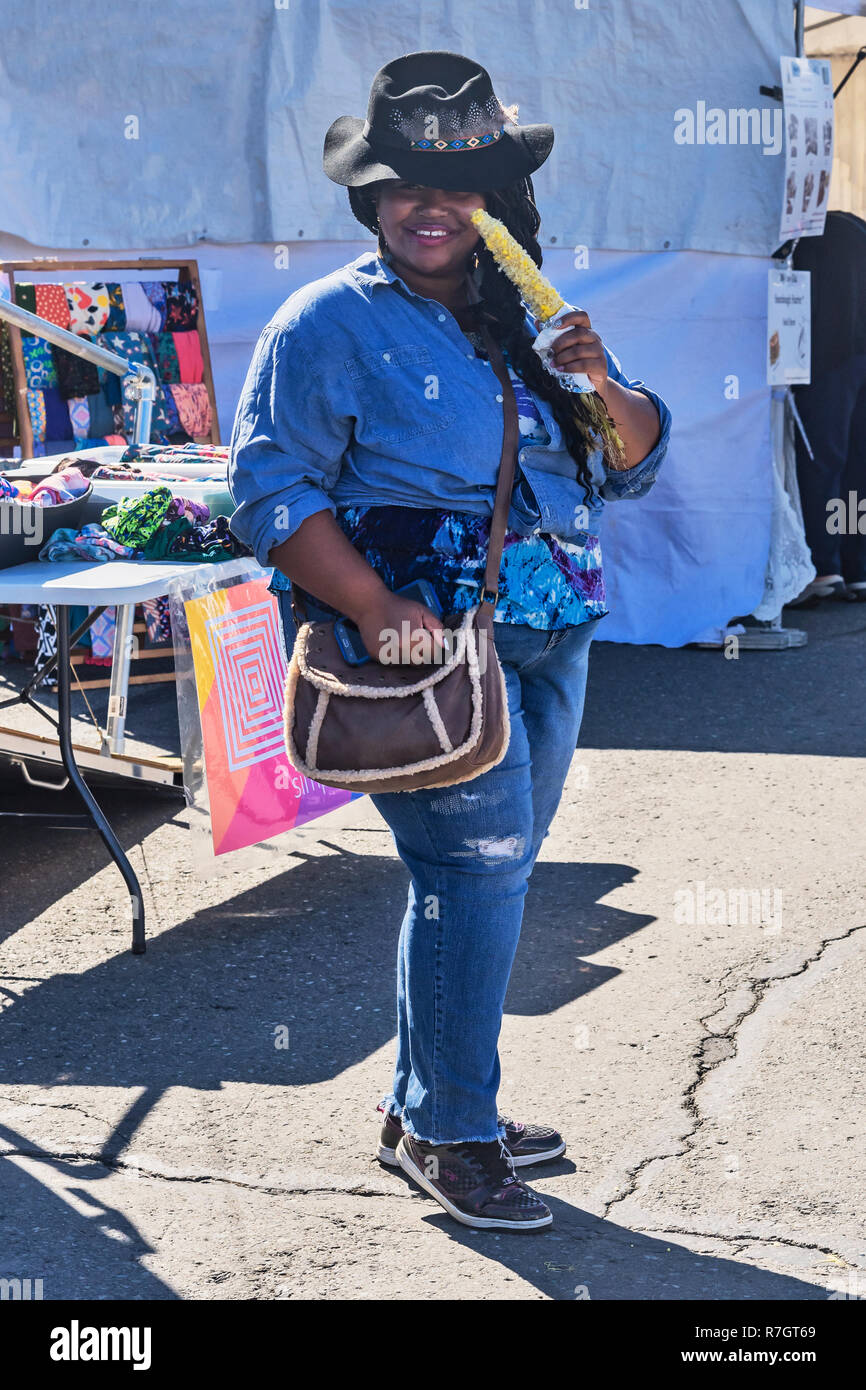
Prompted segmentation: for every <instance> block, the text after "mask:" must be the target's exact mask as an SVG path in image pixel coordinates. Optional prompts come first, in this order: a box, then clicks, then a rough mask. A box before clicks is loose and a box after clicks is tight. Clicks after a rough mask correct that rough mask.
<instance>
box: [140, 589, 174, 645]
mask: <svg viewBox="0 0 866 1390" xmlns="http://www.w3.org/2000/svg"><path fill="white" fill-rule="evenodd" d="M141 608H142V612H143V614H144V625H145V627H146V628H147V640H148V642H149V643H150V644H151V646H152V647H164V646H166V645H170V644H171V618H170V616H169V606H168V598H167V597H166V596H165V595H163V596H162V598H146V599H145V600H144V602H143V603H142V605H141Z"/></svg>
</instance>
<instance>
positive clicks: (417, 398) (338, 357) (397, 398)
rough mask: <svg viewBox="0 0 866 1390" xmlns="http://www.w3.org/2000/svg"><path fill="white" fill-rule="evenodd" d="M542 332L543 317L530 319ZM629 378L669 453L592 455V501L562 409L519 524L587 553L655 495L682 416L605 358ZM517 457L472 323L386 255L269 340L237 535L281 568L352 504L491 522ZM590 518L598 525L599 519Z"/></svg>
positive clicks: (531, 454) (548, 413)
mask: <svg viewBox="0 0 866 1390" xmlns="http://www.w3.org/2000/svg"><path fill="white" fill-rule="evenodd" d="M526 321H527V326H528V327H529V329H530V331H531V332H532V334H533V335H534V334H535V332H536V331H537V330H536V327H535V322H534V320H533V318H532V316H531V315H530V313H529V311H528V310H527V311H526ZM605 353H606V356H607V359H608V370H609V373H610V376H611V378H612V379H613V380H615V381H619V382H621V383H622V384H623V385H624V386H628V387H636V388H637V389H639V390H641V391H643V393H644V394H645V395H646V396H648V397H649V399H650V400H651V401H653V403H654V404H655V406H656V408H657V409H658V412H659V419H660V425H661V432H660V436H659V440H658V443H657V444H656V446H655V448H654V449H653V450H652V451H651V452H650V453H649V454H648V455H647V457H646V458H645V459H643V460H642V461H641V462H640V463H638V464H636V465H635V466H634V467H633V468H629V469H627V470H625V471H623V472H615V471H612V470H608V469H607V467H606V466H605V464H604V461H603V457H602V453H601V450H600V449H598V450H596V451H595V452H593V453H592V454H590V456H589V460H588V462H589V469H590V474H591V478H592V484H593V495H592V498H591V501H590V502H589V503H588V504H587V502H586V498H585V496H584V490H583V488H582V486H581V485H580V484H579V483H578V481H577V479H576V477H575V463H574V459H573V458H572V456H571V454H570V453H569V452H568V450H567V448H566V447H565V444H564V441H563V436H562V431H561V429H560V427H559V425H558V423H557V421H556V419H555V418H554V415H553V412H552V410H551V408H550V405H549V404H548V402H547V401H545V400H542V399H541V398H539V397H536V398H535V399H536V401H537V405H538V410H539V413H540V415H541V418H542V420H543V422H544V425H545V426H546V429H547V434H548V436H549V442H548V443H533V444H529V443H523V444H522V445H521V448H520V451H519V454H518V464H519V473H518V482H517V485H516V486H515V489H514V494H513V500H512V507H511V512H510V515H509V519H508V525H509V529H511V530H514V531H516V532H518V534H520V535H531V534H532V533H533V532H534V531H537V530H543V531H545V532H549V533H551V534H553V535H555V536H558V537H560V538H562V539H563V540H567V541H572V542H576V543H581V541H582V540H583V538H584V537H585V536H586V535H587V534H589V533H593V532H596V531H597V527H598V521H599V513H600V511H601V510H602V508H603V505H604V501H605V500H608V501H610V500H614V499H617V498H622V497H639V496H641V494H643V493H645V492H646V491H648V489H649V488H650V487H651V486H652V483H653V481H654V480H655V476H656V473H657V472H658V469H659V466H660V464H661V462H662V459H663V458H664V455H665V452H666V450H667V444H668V437H669V434H670V424H671V415H670V411H669V410H668V408H667V406H666V405H665V403H664V401H662V400H661V398H660V397H659V396H657V395H656V394H655V392H653V391H650V390H648V389H647V388H646V387H645V386H644V385H643V382H641V381H632V380H630V379H629V378H628V377H626V376H625V375H624V373H623V371H622V369H621V367H620V364H619V362H618V361H617V359H616V358H615V357H614V356H613V354H612V353H611V352H610V351H609V350H608V349H607V348H606V347H605ZM501 449H502V394H501V390H500V385H499V381H498V379H497V377H496V375H495V373H494V371H493V368H492V367H491V365H490V363H489V362H486V361H484V360H482V359H480V358H478V357H476V354H475V351H474V349H473V347H472V345H471V344H470V343H469V342H468V340H467V339H466V337H465V335H464V334H463V332H462V330H461V328H460V327H459V325H458V323H457V320H456V319H455V318H454V316H453V315H452V314H451V313H450V311H449V310H448V309H446V308H445V307H444V305H442V304H440V303H439V302H438V301H437V300H434V299H427V298H425V297H424V296H423V295H419V294H416V293H415V292H414V291H413V290H411V289H409V287H408V286H407V285H406V284H405V282H404V281H403V280H402V279H401V278H400V277H399V276H398V275H397V274H396V272H395V271H394V270H393V269H392V268H391V266H390V265H388V264H387V263H386V262H385V261H384V260H383V259H382V258H381V257H380V256H379V255H378V253H377V252H375V251H370V252H365V253H364V254H363V255H361V256H358V257H357V259H356V260H354V261H351V262H349V264H347V265H344V266H341V267H340V268H339V269H338V270H334V271H332V272H331V273H330V274H329V275H325V276H322V277H321V278H320V279H318V280H313V281H311V282H310V283H309V284H307V285H304V286H302V287H301V288H300V289H298V290H296V291H295V292H294V294H291V295H290V296H289V298H288V299H287V300H286V301H285V303H284V304H282V305H281V307H280V308H279V309H278V310H277V312H276V313H275V314H274V316H273V318H272V319H271V320H270V322H269V323H268V324H267V325H266V326H265V328H264V329H263V330H262V333H261V336H260V338H259V340H258V343H257V344H256V348H255V351H254V353H253V358H252V361H251V363H250V366H249V370H248V372H247V376H246V380H245V382H244V386H243V389H242V392H241V397H240V401H239V404H238V409H237V414H236V416H235V422H234V428H233V430H232V438H231V444H230V450H229V488H230V491H231V494H232V497H233V499H234V501H235V504H236V508H237V509H236V511H235V512H234V514H233V516H232V519H231V527H232V531H233V532H234V533H235V534H236V535H237V536H238V537H239V538H240V539H241V540H243V541H245V542H246V544H247V545H249V546H250V548H251V549H252V551H253V552H254V554H255V557H256V559H257V560H258V561H259V563H260V564H262V565H264V566H268V564H269V559H268V556H269V553H270V551H271V550H272V549H273V547H274V546H276V545H279V544H280V543H281V542H282V541H284V540H286V539H287V538H288V537H289V536H291V535H292V534H293V533H294V532H295V531H296V530H297V529H298V527H299V526H300V525H301V524H302V522H304V521H305V520H306V519H307V517H308V516H312V515H313V514H314V513H315V512H320V511H324V510H329V511H330V512H331V513H332V514H335V513H336V509H337V507H338V506H340V507H346V506H364V505H372V504H379V505H392V506H405V507H443V508H445V507H447V508H450V509H452V510H454V511H458V512H476V513H486V514H490V513H491V512H492V509H493V496H494V492H495V489H496V476H497V472H498V469H499V459H500V454H501ZM587 523H588V524H587Z"/></svg>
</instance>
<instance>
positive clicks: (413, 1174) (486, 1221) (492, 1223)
mask: <svg viewBox="0 0 866 1390" xmlns="http://www.w3.org/2000/svg"><path fill="white" fill-rule="evenodd" d="M395 1153H396V1155H397V1163H398V1164H399V1166H400V1167H401V1168H402V1169H403V1172H404V1173H405V1174H406V1175H407V1176H408V1177H410V1178H411V1179H412V1180H413V1182H416V1183H417V1184H418V1186H419V1187H423V1189H424V1191H425V1192H427V1193H428V1194H429V1195H430V1196H431V1197H432V1198H433V1199H434V1200H435V1201H437V1202H438V1203H439V1205H440V1207H443V1208H444V1209H445V1211H447V1213H448V1215H449V1216H453V1218H454V1220H455V1221H459V1222H460V1224H461V1226H472V1227H474V1228H475V1229H476V1230H487V1229H489V1228H490V1227H492V1228H494V1229H495V1230H497V1231H537V1230H539V1229H540V1228H541V1227H543V1226H551V1225H553V1212H551V1211H549V1212H548V1213H547V1215H546V1216H540V1217H539V1218H538V1219H537V1220H536V1221H497V1220H496V1219H495V1218H494V1217H491V1216H474V1217H473V1216H467V1215H466V1213H465V1211H461V1210H460V1208H459V1207H455V1206H454V1204H453V1203H452V1202H449V1201H448V1198H447V1197H445V1196H443V1194H442V1193H441V1192H439V1191H438V1190H437V1188H435V1187H434V1186H433V1183H432V1182H431V1181H430V1179H429V1178H428V1177H427V1176H426V1174H425V1173H422V1171H421V1169H420V1168H419V1167H418V1165H417V1163H415V1162H414V1161H413V1160H412V1158H411V1156H410V1155H409V1154H408V1153H407V1152H406V1149H405V1148H404V1146H403V1140H402V1139H401V1140H400V1142H399V1144H398V1145H397V1148H396V1150H395Z"/></svg>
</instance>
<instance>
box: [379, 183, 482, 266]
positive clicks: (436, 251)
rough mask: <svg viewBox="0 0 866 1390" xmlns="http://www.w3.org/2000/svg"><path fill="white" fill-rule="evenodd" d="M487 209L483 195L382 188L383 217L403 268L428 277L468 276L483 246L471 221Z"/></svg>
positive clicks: (385, 230)
mask: <svg viewBox="0 0 866 1390" xmlns="http://www.w3.org/2000/svg"><path fill="white" fill-rule="evenodd" d="M484 205H485V204H484V197H483V195H482V194H480V193H454V192H451V191H450V190H448V189H442V188H426V187H423V186H422V185H419V184H410V183H404V182H403V181H402V180H389V181H387V182H384V183H383V184H382V186H381V189H380V192H379V198H378V203H377V211H378V214H379V225H380V226H381V228H382V234H383V236H384V238H385V241H386V243H387V245H388V247H389V248H390V251H391V254H392V256H393V257H394V260H395V263H396V264H397V266H398V268H399V265H400V264H401V263H402V265H404V266H407V267H408V268H409V269H410V270H415V271H417V272H419V273H420V274H422V275H449V274H453V273H454V272H455V271H458V270H459V271H462V269H463V267H464V266H465V264H466V261H467V258H468V257H469V255H470V254H471V253H472V251H473V250H474V248H475V246H476V245H477V243H478V233H477V231H476V230H475V228H474V227H473V225H472V223H471V221H470V218H471V215H472V213H473V212H474V211H475V209H476V208H478V207H484Z"/></svg>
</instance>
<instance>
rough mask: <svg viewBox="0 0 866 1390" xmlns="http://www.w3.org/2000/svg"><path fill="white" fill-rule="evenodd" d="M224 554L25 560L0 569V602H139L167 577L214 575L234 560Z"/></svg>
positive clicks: (158, 590)
mask: <svg viewBox="0 0 866 1390" xmlns="http://www.w3.org/2000/svg"><path fill="white" fill-rule="evenodd" d="M236 564H237V560H236V559H235V558H234V557H232V556H226V559H225V560H218V561H216V563H215V564H209V563H207V562H206V561H203V562H201V563H199V564H192V563H191V562H187V563H183V562H182V561H177V560H174V561H172V560H109V561H107V563H106V564H103V565H101V564H99V563H98V562H97V561H95V560H62V561H60V562H59V563H58V564H52V563H51V562H50V561H47V560H28V562H27V564H25V565H12V567H11V568H10V569H5V570H0V603H60V604H69V605H70V606H71V605H72V604H86V605H88V606H89V607H92V608H98V607H100V606H102V605H106V606H108V605H111V604H115V603H140V602H141V600H142V599H146V598H159V596H160V595H161V594H164V593H166V592H167V590H168V588H169V586H170V585H171V583H172V582H173V581H174V580H176V579H182V578H183V577H185V576H187V577H188V576H191V575H193V574H196V575H198V574H200V573H201V571H203V570H206V571H207V572H208V574H209V575H210V576H211V577H212V578H213V579H216V580H219V579H220V578H222V577H223V575H226V576H227V572H228V571H229V570H230V568H231V567H234V566H236Z"/></svg>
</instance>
